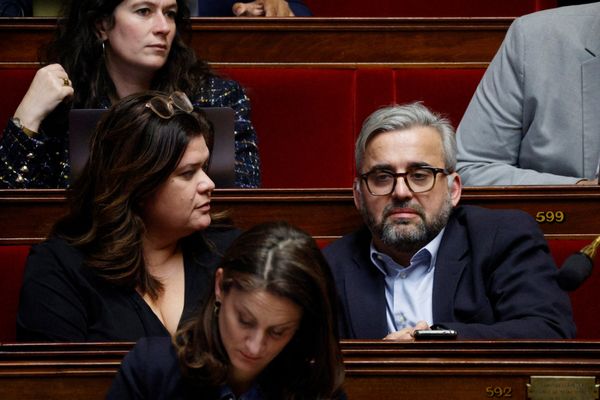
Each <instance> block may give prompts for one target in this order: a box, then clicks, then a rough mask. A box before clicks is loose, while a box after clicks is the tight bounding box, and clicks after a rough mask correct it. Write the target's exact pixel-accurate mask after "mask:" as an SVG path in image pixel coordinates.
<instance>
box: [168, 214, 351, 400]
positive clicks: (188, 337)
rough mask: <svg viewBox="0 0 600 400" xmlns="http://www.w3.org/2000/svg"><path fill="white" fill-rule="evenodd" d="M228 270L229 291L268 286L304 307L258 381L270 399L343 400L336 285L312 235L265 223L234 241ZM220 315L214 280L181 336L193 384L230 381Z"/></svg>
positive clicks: (226, 284) (226, 259) (226, 261)
mask: <svg viewBox="0 0 600 400" xmlns="http://www.w3.org/2000/svg"><path fill="white" fill-rule="evenodd" d="M221 268H223V284H222V285H223V287H222V289H223V291H224V292H227V291H229V290H230V289H231V288H232V287H235V288H236V289H239V290H243V291H253V290H266V291H267V292H269V293H272V294H275V295H277V296H282V297H284V298H287V299H290V300H291V301H293V302H294V303H296V304H297V305H298V306H300V308H301V309H302V320H301V322H300V327H299V328H298V331H296V333H295V335H294V337H293V338H292V340H291V341H290V342H289V343H288V344H287V346H286V347H285V348H284V349H283V350H282V351H281V353H279V354H278V355H277V357H275V359H273V361H271V363H270V364H269V365H268V366H267V367H266V368H265V370H264V371H262V373H261V374H260V376H259V378H258V380H259V383H260V386H261V390H262V391H263V392H264V394H265V395H266V396H267V398H268V399H331V398H337V396H338V395H339V393H340V390H341V385H342V382H343V379H344V371H343V363H342V358H341V353H340V349H339V344H338V337H337V326H336V312H337V306H336V297H335V290H334V285H333V278H332V276H331V272H330V270H329V266H328V264H327V262H326V261H325V259H324V257H323V255H322V254H321V251H320V250H319V248H318V247H317V245H316V243H315V242H314V240H313V239H312V237H311V236H310V235H308V234H307V233H305V232H303V231H301V230H299V229H298V228H295V227H293V226H291V225H289V224H287V223H283V222H278V223H266V224H261V225H258V226H256V227H254V228H252V229H250V230H248V231H247V232H244V233H243V234H242V235H240V236H239V237H238V238H237V239H236V240H235V241H234V243H233V244H232V245H231V247H230V248H229V250H227V252H226V253H225V256H224V258H223V261H222V263H221ZM217 318H218V313H216V312H215V291H214V285H213V287H212V291H211V294H210V296H209V298H208V300H207V302H206V304H205V305H204V308H203V310H202V312H201V313H200V315H199V316H198V317H197V318H196V319H193V320H191V321H190V322H189V323H187V324H186V325H185V326H184V327H183V328H182V329H181V330H180V331H179V332H178V333H177V334H176V336H175V338H174V343H175V347H176V349H177V354H178V356H179V360H180V364H181V367H182V371H183V373H184V376H186V377H187V379H188V380H189V381H190V382H192V383H193V384H196V385H201V386H205V387H215V386H219V385H221V384H223V383H225V381H226V378H227V372H228V367H229V359H228V356H227V353H226V351H225V349H224V347H223V345H222V343H221V339H220V334H219V328H218V321H217V320H216V319H217Z"/></svg>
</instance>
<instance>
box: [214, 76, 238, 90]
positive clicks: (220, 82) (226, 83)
mask: <svg viewBox="0 0 600 400" xmlns="http://www.w3.org/2000/svg"><path fill="white" fill-rule="evenodd" d="M208 85H209V86H210V87H211V88H213V89H215V90H224V91H226V90H229V91H241V90H243V89H242V85H241V84H240V83H239V82H238V81H236V80H234V79H231V78H227V77H224V76H219V75H213V76H211V77H210V78H208Z"/></svg>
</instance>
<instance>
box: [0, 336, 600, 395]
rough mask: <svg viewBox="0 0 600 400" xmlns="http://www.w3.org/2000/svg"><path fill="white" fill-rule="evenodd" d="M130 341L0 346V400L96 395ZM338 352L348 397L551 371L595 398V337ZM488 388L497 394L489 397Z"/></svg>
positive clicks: (371, 346) (504, 382)
mask: <svg viewBox="0 0 600 400" xmlns="http://www.w3.org/2000/svg"><path fill="white" fill-rule="evenodd" d="M130 347H131V343H96V344H4V345H0V398H2V399H5V400H11V399H19V400H27V399H40V398H44V399H60V400H62V399H65V398H68V399H102V398H104V393H105V392H106V390H107V389H108V387H109V386H110V383H111V381H112V379H113V377H114V375H115V373H116V371H117V369H118V366H119V363H120V360H121V359H122V357H123V356H124V354H125V353H126V352H127V351H128V349H129V348H130ZM342 351H343V356H344V364H345V367H346V392H347V394H348V398H349V399H352V400H354V399H397V398H406V399H413V400H419V399H428V400H430V399H461V400H470V399H485V398H508V397H510V398H511V399H527V384H528V383H531V381H532V377H535V376H543V377H546V378H548V377H554V379H550V383H549V388H550V389H552V390H554V391H556V390H557V388H558V387H559V386H563V387H565V386H566V384H565V382H558V380H557V379H556V377H565V376H569V377H579V378H582V377H588V378H589V379H590V380H591V381H592V383H591V388H590V387H589V386H588V390H590V391H591V392H594V391H595V396H596V397H592V395H589V396H587V397H580V398H582V399H594V398H598V397H597V396H598V389H597V385H596V382H597V381H598V379H599V378H600V342H595V341H469V342H460V341H459V342H419V343H393V342H384V341H343V342H342ZM570 382H571V384H572V385H573V386H575V385H576V384H575V383H574V382H573V379H571V381H570ZM537 388H538V389H539V386H537ZM494 391H499V393H501V394H502V395H501V396H490V393H492V394H493V393H494ZM581 392H583V389H582V388H578V389H577V390H576V394H581ZM508 394H510V396H508ZM542 398H546V399H547V398H548V397H542ZM562 398H570V399H575V398H577V397H575V394H574V395H572V397H562ZM538 399H540V398H539V397H538Z"/></svg>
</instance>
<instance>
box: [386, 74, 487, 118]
mask: <svg viewBox="0 0 600 400" xmlns="http://www.w3.org/2000/svg"><path fill="white" fill-rule="evenodd" d="M394 72H395V77H394V78H395V98H394V100H395V101H396V102H397V103H399V104H401V103H407V102H413V101H417V100H422V101H423V103H424V104H425V105H426V106H427V107H429V108H430V109H432V110H435V111H437V112H440V113H442V114H445V115H446V116H448V117H449V118H450V122H451V123H452V125H453V126H455V127H456V126H457V125H458V123H459V122H460V120H461V119H462V116H463V114H464V113H465V110H466V109H467V106H468V105H469V102H470V101H471V97H472V96H473V93H474V92H475V89H476V88H477V85H478V84H479V81H480V80H481V77H482V76H483V73H484V72H485V69H483V68H477V69H458V68H457V69H432V68H409V69H397V70H395V71H394Z"/></svg>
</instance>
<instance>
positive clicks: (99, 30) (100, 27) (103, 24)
mask: <svg viewBox="0 0 600 400" xmlns="http://www.w3.org/2000/svg"><path fill="white" fill-rule="evenodd" d="M107 32H108V21H107V20H106V18H102V19H99V20H98V21H96V36H98V39H100V40H101V41H103V42H104V41H105V40H106V39H108V35H107Z"/></svg>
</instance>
